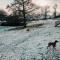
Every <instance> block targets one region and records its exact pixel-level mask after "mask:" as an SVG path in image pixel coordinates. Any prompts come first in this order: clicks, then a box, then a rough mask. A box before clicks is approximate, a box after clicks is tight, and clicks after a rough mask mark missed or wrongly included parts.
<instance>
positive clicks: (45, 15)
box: [44, 6, 49, 19]
mask: <svg viewBox="0 0 60 60" xmlns="http://www.w3.org/2000/svg"><path fill="white" fill-rule="evenodd" d="M48 9H49V6H45V7H44V19H47V15H48V12H49V10H48Z"/></svg>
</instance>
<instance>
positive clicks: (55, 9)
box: [53, 4, 57, 18]
mask: <svg viewBox="0 0 60 60" xmlns="http://www.w3.org/2000/svg"><path fill="white" fill-rule="evenodd" d="M53 8H54V13H53V15H54V18H56V15H57V4H55V5H54V7H53Z"/></svg>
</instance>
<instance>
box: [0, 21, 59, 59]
mask: <svg viewBox="0 0 60 60" xmlns="http://www.w3.org/2000/svg"><path fill="white" fill-rule="evenodd" d="M42 22H44V23H45V25H43V26H41V27H39V28H32V29H30V31H29V32H27V31H26V29H23V30H11V31H8V29H11V28H14V27H1V26H0V60H60V42H58V43H57V46H56V48H55V49H53V48H52V47H51V48H49V49H47V44H48V42H50V41H55V40H58V41H60V27H54V23H55V21H52V20H50V21H49V20H47V21H42Z"/></svg>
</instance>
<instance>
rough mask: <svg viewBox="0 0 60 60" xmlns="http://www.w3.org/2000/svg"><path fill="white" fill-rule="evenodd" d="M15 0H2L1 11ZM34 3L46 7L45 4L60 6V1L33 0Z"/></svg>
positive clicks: (0, 3) (0, 1) (0, 0)
mask: <svg viewBox="0 0 60 60" xmlns="http://www.w3.org/2000/svg"><path fill="white" fill-rule="evenodd" d="M12 1H13V0H0V9H5V8H6V5H7V4H9V3H11V2H12ZM33 2H34V3H36V4H37V5H40V4H41V5H44V4H51V5H52V4H55V3H57V4H60V0H33Z"/></svg>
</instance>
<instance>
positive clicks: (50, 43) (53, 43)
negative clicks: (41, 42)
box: [48, 40, 58, 48]
mask: <svg viewBox="0 0 60 60" xmlns="http://www.w3.org/2000/svg"><path fill="white" fill-rule="evenodd" d="M57 42H58V41H57V40H55V41H54V42H49V43H48V47H50V46H52V47H53V48H55V47H56V43H57Z"/></svg>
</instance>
